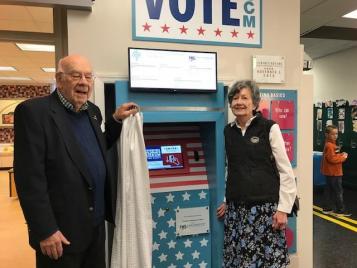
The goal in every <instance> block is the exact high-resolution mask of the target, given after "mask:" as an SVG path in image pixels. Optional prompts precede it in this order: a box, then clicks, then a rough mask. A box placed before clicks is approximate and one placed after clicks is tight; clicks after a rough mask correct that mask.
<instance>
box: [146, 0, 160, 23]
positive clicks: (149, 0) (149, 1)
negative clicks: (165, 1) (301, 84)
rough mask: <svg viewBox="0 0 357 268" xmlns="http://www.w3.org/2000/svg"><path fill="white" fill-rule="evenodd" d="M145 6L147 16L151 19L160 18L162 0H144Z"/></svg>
mask: <svg viewBox="0 0 357 268" xmlns="http://www.w3.org/2000/svg"><path fill="white" fill-rule="evenodd" d="M154 2H155V3H154ZM146 6H147V8H148V12H149V17H150V19H151V20H158V19H160V15H161V9H162V0H156V1H155V0H146Z"/></svg>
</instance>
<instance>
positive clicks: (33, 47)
mask: <svg viewBox="0 0 357 268" xmlns="http://www.w3.org/2000/svg"><path fill="white" fill-rule="evenodd" d="M16 45H17V47H18V48H19V49H21V50H23V51H41V52H55V46H54V45H38V44H21V43H16Z"/></svg>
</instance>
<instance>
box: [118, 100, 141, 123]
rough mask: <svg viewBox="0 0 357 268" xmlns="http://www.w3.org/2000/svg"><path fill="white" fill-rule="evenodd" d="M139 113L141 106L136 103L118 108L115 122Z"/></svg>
mask: <svg viewBox="0 0 357 268" xmlns="http://www.w3.org/2000/svg"><path fill="white" fill-rule="evenodd" d="M138 111H139V105H137V104H136V103H134V102H128V103H124V104H122V105H121V106H119V107H117V108H116V110H115V112H114V114H113V117H114V119H115V120H117V121H120V120H123V119H125V118H127V117H128V116H130V115H131V114H136V113H137V112H138Z"/></svg>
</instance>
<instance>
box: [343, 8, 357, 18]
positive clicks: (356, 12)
mask: <svg viewBox="0 0 357 268" xmlns="http://www.w3.org/2000/svg"><path fill="white" fill-rule="evenodd" d="M342 17H344V18H350V19H357V9H356V10H354V11H352V12H350V13H347V14H346V15H343V16H342Z"/></svg>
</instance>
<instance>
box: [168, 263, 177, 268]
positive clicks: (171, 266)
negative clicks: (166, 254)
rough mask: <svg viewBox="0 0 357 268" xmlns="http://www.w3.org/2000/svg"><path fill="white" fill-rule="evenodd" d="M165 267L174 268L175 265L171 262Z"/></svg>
mask: <svg viewBox="0 0 357 268" xmlns="http://www.w3.org/2000/svg"><path fill="white" fill-rule="evenodd" d="M167 268H176V265H174V264H173V263H171V264H170V266H168V267H167Z"/></svg>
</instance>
